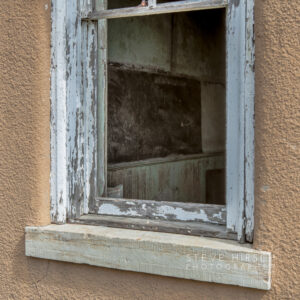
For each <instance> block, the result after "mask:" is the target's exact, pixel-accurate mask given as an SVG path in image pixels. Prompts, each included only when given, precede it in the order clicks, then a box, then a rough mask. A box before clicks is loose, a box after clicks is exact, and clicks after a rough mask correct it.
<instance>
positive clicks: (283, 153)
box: [0, 0, 300, 300]
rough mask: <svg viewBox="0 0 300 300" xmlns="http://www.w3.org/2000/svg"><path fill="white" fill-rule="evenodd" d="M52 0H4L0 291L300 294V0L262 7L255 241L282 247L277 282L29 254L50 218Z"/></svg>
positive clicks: (122, 295) (39, 294) (79, 295)
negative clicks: (238, 281) (263, 284)
mask: <svg viewBox="0 0 300 300" xmlns="http://www.w3.org/2000/svg"><path fill="white" fill-rule="evenodd" d="M297 3H298V4H297ZM49 7H50V3H49V0H47V1H46V0H26V1H24V0H9V1H0V207H1V209H0V220H1V221H0V253H1V255H0V299H128V300H133V299H143V300H144V299H172V300H173V299H255V300H257V299H300V282H299V280H300V278H299V274H300V265H299V261H300V253H299V252H300V250H299V249H300V230H299V214H300V201H299V198H300V197H299V195H300V194H299V189H300V188H299V186H300V184H299V183H300V178H299V176H300V175H299V174H300V172H299V168H300V165H299V164H300V157H299V140H300V135H299V117H300V116H299V111H300V99H299V88H300V86H299V77H298V78H297V76H299V67H300V65H299V62H300V51H299V30H300V28H299V24H300V22H299V21H300V20H299V16H300V4H299V2H298V1H273V0H264V1H257V3H256V8H255V13H256V25H255V29H256V47H257V51H256V59H257V61H256V76H257V81H256V109H255V110H256V185H255V187H256V212H255V217H256V218H255V221H256V229H255V243H254V246H255V247H256V248H258V249H263V250H268V251H271V252H272V253H273V256H274V257H273V263H274V265H273V272H272V275H273V284H272V290H271V291H269V292H264V291H257V290H251V289H245V288H237V287H232V286H223V285H217V284H207V283H201V282H193V281H188V280H179V279H172V278H165V277H157V276H151V275H144V274H138V273H130V272H120V271H116V270H108V269H102V268H94V267H89V266H83V265H72V264H67V263H60V262H53V261H43V260H37V259H31V258H26V257H25V255H24V228H25V226H26V225H44V224H48V223H49V172H50V170H49V165H50V152H49V119H50V106H49V104H50V101H49V66H50V49H49V47H50V9H49Z"/></svg>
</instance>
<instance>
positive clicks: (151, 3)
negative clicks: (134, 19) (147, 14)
mask: <svg viewBox="0 0 300 300" xmlns="http://www.w3.org/2000/svg"><path fill="white" fill-rule="evenodd" d="M156 5H157V3H156V0H148V7H149V8H153V7H156Z"/></svg>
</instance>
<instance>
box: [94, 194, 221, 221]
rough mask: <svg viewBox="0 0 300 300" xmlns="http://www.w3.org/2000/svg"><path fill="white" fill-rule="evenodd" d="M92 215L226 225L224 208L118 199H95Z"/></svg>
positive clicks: (197, 204)
mask: <svg viewBox="0 0 300 300" xmlns="http://www.w3.org/2000/svg"><path fill="white" fill-rule="evenodd" d="M92 213H95V214H99V215H111V216H120V217H126V216H127V217H130V216H131V217H136V218H146V219H152V220H166V221H183V222H204V223H211V224H220V225H224V224H226V206H225V205H215V204H204V203H184V202H182V203H181V202H168V201H152V200H132V199H119V198H115V199H114V198H97V199H96V203H95V209H94V211H92Z"/></svg>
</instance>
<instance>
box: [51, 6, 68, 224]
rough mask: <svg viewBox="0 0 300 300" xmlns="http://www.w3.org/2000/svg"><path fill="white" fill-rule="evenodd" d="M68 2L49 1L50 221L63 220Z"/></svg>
mask: <svg viewBox="0 0 300 300" xmlns="http://www.w3.org/2000/svg"><path fill="white" fill-rule="evenodd" d="M66 9H67V2H66V1H59V0H56V1H55V0H53V1H52V15H51V17H52V33H51V45H52V47H51V177H50V178H51V210H50V215H51V221H52V222H54V223H65V222H66V218H67V206H68V201H69V189H68V181H67V173H68V171H67V161H68V157H67V103H66V101H67V64H66V52H67V45H66V38H67V36H66V21H67V19H66Z"/></svg>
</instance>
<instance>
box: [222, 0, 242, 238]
mask: <svg viewBox="0 0 300 300" xmlns="http://www.w3.org/2000/svg"><path fill="white" fill-rule="evenodd" d="M245 17H246V16H245V1H234V0H231V1H229V4H228V8H227V18H226V23H227V24H226V56H227V57H226V58H227V59H226V64H227V68H226V75H227V76H226V78H227V86H226V124H227V128H226V135H227V136H226V204H227V228H228V229H229V230H231V231H233V232H237V234H238V239H239V240H240V241H241V242H244V239H245V236H244V200H245V197H244V196H245V195H244V191H245V182H244V175H245V171H244V164H245V152H244V151H245V146H244V145H245V120H244V109H245V105H244V95H245V82H244V79H245V78H244V69H245V63H246V60H245V42H246V41H245V24H246V23H245V22H246V19H245Z"/></svg>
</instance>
